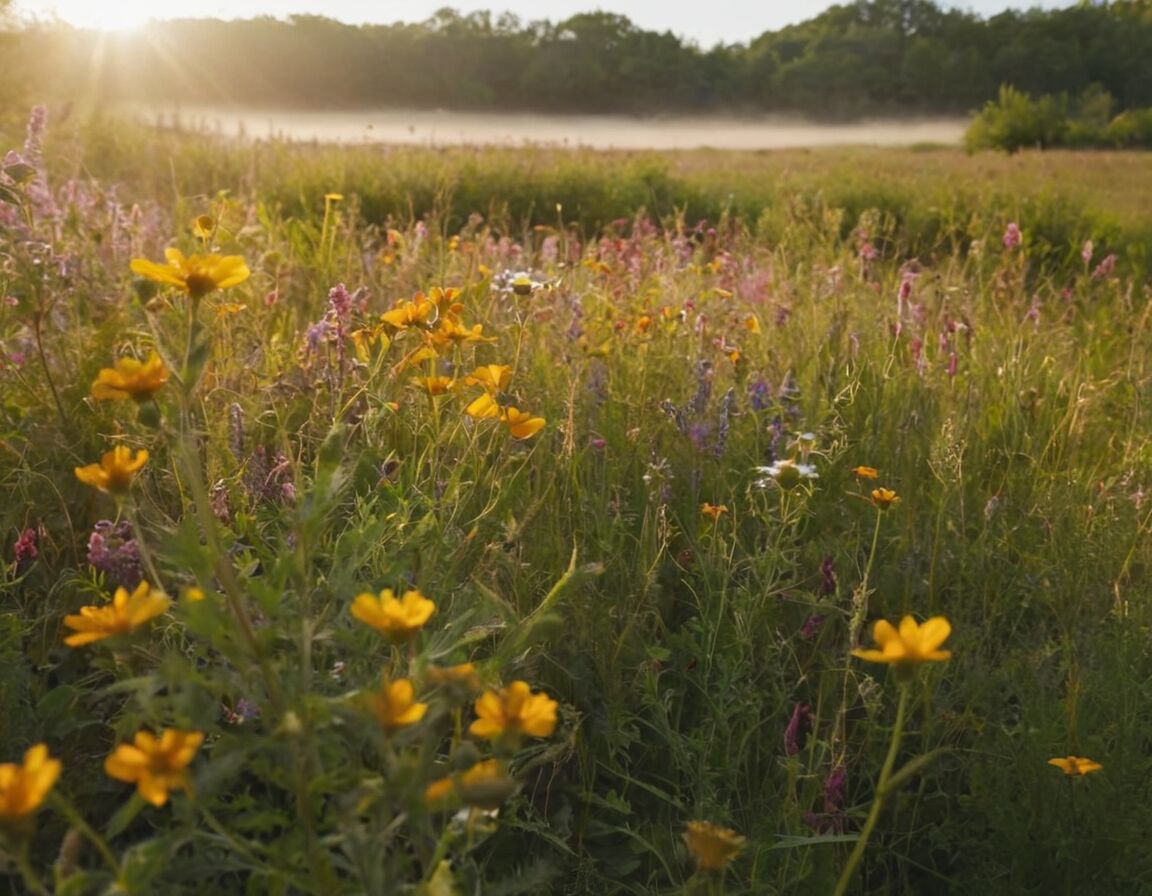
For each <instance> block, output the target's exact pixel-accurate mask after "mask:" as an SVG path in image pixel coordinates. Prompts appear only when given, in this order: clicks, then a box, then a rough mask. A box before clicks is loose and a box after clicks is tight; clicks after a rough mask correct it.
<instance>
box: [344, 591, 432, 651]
mask: <svg viewBox="0 0 1152 896" xmlns="http://www.w3.org/2000/svg"><path fill="white" fill-rule="evenodd" d="M435 611H436V604H434V603H433V602H432V601H430V600H428V598H426V597H425V596H424V595H423V594H421V593H420V591H419V590H413V591H406V592H404V596H403V597H402V598H397V597H396V595H395V594H393V593H392V589H391V588H385V589H384V590H383V591H381V592H380V596H379V597H378V598H377V597H375V596H373V595H372V594H368V593H365V594H361V595H359V596H358V597H357V598H356V599H355V600H354V601H353V602H352V615H353V616H354V617H355V618H356V619H358V620H360V621H361V622H363V623H364V624H365V625H370V626H372V628H374V629H376V630H377V631H379V632H380V633H381V634H383V635H385V636H386V637H388V638H390V639H391V640H393V641H404V640H407V639H409V638H413V637H415V635H416V633H417V632H418V631H420V629H421V628H423V627H424V623H425V622H427V621H428V619H429V617H431V615H432V614H433V613H434V612H435Z"/></svg>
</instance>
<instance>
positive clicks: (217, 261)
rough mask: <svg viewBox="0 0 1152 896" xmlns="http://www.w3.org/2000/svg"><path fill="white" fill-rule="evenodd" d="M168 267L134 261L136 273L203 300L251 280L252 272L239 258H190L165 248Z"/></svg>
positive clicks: (192, 256)
mask: <svg viewBox="0 0 1152 896" xmlns="http://www.w3.org/2000/svg"><path fill="white" fill-rule="evenodd" d="M164 257H165V258H167V259H168V264H166V265H164V264H157V263H156V262H154V261H149V260H148V259H146V258H134V259H132V264H131V268H132V272H133V273H134V274H139V275H140V276H141V277H147V278H148V279H149V280H155V281H156V282H157V283H163V284H166V285H168V286H175V287H176V288H177V289H179V290H182V291H183V292H186V293H188V295H189V296H190V297H191V298H193V299H200V298H202V297H204V296H206V295H208V293H210V292H212V291H213V290H216V289H227V288H228V287H230V286H236V285H237V284H239V283H243V282H244V281H245V280H247V279H248V278H249V277H250V276H251V274H252V272H251V271H249V270H248V265H246V264H245V263H244V259H243V258H242V257H241V256H239V255H188V256H185V255H184V253H183V252H181V251H180V250H179V249H165V250H164Z"/></svg>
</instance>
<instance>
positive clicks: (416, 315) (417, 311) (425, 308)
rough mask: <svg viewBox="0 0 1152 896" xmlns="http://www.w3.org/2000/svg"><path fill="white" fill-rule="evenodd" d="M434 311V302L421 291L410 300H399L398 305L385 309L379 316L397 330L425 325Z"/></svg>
mask: <svg viewBox="0 0 1152 896" xmlns="http://www.w3.org/2000/svg"><path fill="white" fill-rule="evenodd" d="M434 311H436V303H435V302H430V301H429V300H428V299H427V298H425V297H424V294H423V293H417V294H416V297H415V298H414V299H413V300H412V301H411V302H401V303H400V305H399V306H397V307H396V308H393V309H392V310H391V311H385V312H384V313H383V314H382V315H380V317H381V319H382V320H383V321H384V322H385V323H387V324H390V325H391V326H393V327H395V328H396V329H397V330H406V329H408V328H409V327H426V326H427V325H428V319H429V318H430V317H432V314H433V312H434Z"/></svg>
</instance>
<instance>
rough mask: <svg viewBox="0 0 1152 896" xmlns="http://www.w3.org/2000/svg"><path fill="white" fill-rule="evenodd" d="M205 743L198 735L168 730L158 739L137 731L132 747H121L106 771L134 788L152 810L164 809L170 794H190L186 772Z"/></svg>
mask: <svg viewBox="0 0 1152 896" xmlns="http://www.w3.org/2000/svg"><path fill="white" fill-rule="evenodd" d="M203 742H204V735H203V733H202V732H199V731H180V730H177V729H175V728H165V729H164V730H163V731H162V732H161V733H160V737H159V739H157V738H156V736H155V735H154V734H152V733H151V732H150V731H137V732H136V736H135V738H134V739H133V742H132V743H131V744H120V745H119V746H118V747H117V748H116V749H115V750H113V751H112V753H111V755H109V756H108V758H107V759H105V760H104V771H106V772H107V773H108V775H109V776H110V777H112V778H115V779H116V780H117V781H124V782H125V783H127V784H135V785H136V789H137V791H139V793H140V796H142V797H143V798H144V799H145V800H147V801H148V802H150V803H151V804H152V805H153V806H163V805H164V804H165V803H166V802H168V792H169V791H170V790H183V791H185V792H187V791H188V790H189V787H190V786H191V785H190V783H189V781H188V773H187V768H188V765H189V763H191V762H192V759H193V757H194V756H195V755H196V751H197V750H199V749H200V744H202V743H203Z"/></svg>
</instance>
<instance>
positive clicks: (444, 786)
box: [424, 759, 516, 809]
mask: <svg viewBox="0 0 1152 896" xmlns="http://www.w3.org/2000/svg"><path fill="white" fill-rule="evenodd" d="M515 789H516V782H515V781H513V780H512V779H511V778H509V777H508V770H507V769H506V768H505V766H504V763H503V762H501V761H500V760H498V759H485V760H483V761H481V762H477V763H476V764H475V765H473V766H472V767H471V768H469V769H467V770H466V771H464V772H461V773H460V774H458V775H450V776H448V777H446V778H439V779H437V780H435V781H433V782H432V783H431V784H429V785H428V786H427V787H426V788H425V789H424V802H425V803H427V804H428V805H430V806H433V807H439V806H442V805H444V804H445V803H448V802H450V801H451V800H452V799H453V798H455V797H459V798H460V799H461V800H463V801H464V802H465V803H467V804H468V805H470V806H478V807H479V808H481V809H498V808H500V804H501V803H503V802H504V800H506V799H507V798H508V797H509V796H511V795H512V792H513V791H514V790H515Z"/></svg>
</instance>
